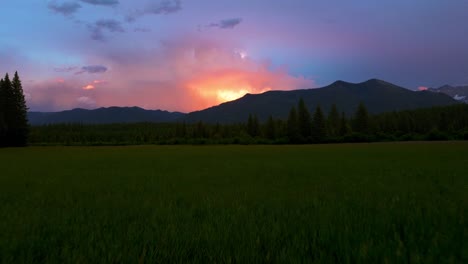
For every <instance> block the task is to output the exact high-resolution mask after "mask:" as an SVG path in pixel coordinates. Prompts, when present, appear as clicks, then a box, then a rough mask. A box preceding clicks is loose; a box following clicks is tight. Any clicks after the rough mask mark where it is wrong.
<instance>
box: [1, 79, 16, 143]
mask: <svg viewBox="0 0 468 264" xmlns="http://www.w3.org/2000/svg"><path fill="white" fill-rule="evenodd" d="M0 100H1V104H0V108H1V110H0V115H2V116H3V117H2V118H0V119H3V121H2V120H0V122H2V123H3V124H2V129H1V130H2V131H1V132H0V133H1V134H2V137H1V139H0V146H2V147H6V146H13V142H12V135H13V123H14V122H15V112H16V111H15V109H16V106H15V103H14V92H13V86H12V83H11V81H10V76H9V75H8V73H7V74H5V78H3V81H2V86H1V89H0Z"/></svg>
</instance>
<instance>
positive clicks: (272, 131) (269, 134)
mask: <svg viewBox="0 0 468 264" xmlns="http://www.w3.org/2000/svg"><path fill="white" fill-rule="evenodd" d="M265 136H266V138H268V139H270V140H273V139H275V138H276V124H275V120H273V117H272V116H269V117H268V120H267V123H266V131H265Z"/></svg>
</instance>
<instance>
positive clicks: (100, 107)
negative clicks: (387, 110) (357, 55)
mask: <svg viewBox="0 0 468 264" xmlns="http://www.w3.org/2000/svg"><path fill="white" fill-rule="evenodd" d="M373 80H376V81H383V82H387V81H385V80H380V79H377V78H371V79H368V80H366V81H363V82H347V81H344V80H336V81H334V82H332V83H330V84H328V85H326V86H323V87H316V88H305V89H296V90H295V91H298V90H313V89H323V88H327V87H328V86H330V85H333V84H334V83H336V82H344V83H348V84H356V85H358V84H363V83H366V82H370V81H373ZM387 83H389V84H392V85H396V84H394V83H391V82H387ZM396 86H397V87H400V88H404V89H407V90H410V91H413V92H422V91H427V90H428V88H426V87H419V89H417V90H411V89H408V88H406V87H402V86H399V85H396ZM438 88H440V87H437V88H436V89H438ZM271 91H278V92H281V91H283V92H285V91H292V90H271ZM271 91H265V92H261V93H246V94H244V95H242V96H241V97H239V98H236V99H234V100H230V101H225V102H222V103H220V104H223V103H227V102H232V101H236V100H239V99H242V98H243V97H245V96H246V95H261V94H264V93H267V92H271ZM220 104H217V105H213V106H209V107H207V108H211V107H216V106H219V105H220ZM103 108H104V109H108V108H140V109H143V110H147V111H162V112H169V113H181V114H190V113H192V112H197V111H203V110H206V109H207V108H203V109H198V110H193V111H187V112H183V111H177V110H175V111H170V110H166V109H160V108H144V107H141V106H138V105H128V106H119V105H110V106H98V107H95V108H83V107H75V108H70V109H63V110H58V111H50V112H51V113H52V112H64V111H73V110H90V111H92V110H98V109H103ZM28 112H44V113H45V112H48V111H28Z"/></svg>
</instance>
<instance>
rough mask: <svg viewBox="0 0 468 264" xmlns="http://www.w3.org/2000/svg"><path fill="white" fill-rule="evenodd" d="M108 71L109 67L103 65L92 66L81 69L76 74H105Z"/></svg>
mask: <svg viewBox="0 0 468 264" xmlns="http://www.w3.org/2000/svg"><path fill="white" fill-rule="evenodd" d="M106 71H107V67H106V66H103V65H90V66H84V67H81V71H79V72H76V74H82V73H91V74H92V73H105V72H106Z"/></svg>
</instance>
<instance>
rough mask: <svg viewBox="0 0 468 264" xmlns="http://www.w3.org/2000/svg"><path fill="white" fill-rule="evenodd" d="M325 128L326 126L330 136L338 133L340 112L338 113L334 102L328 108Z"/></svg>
mask: <svg viewBox="0 0 468 264" xmlns="http://www.w3.org/2000/svg"><path fill="white" fill-rule="evenodd" d="M327 128H328V134H329V135H330V136H331V137H336V136H338V135H339V132H340V131H339V130H340V114H339V113H338V109H337V107H336V104H333V105H332V107H331V109H330V113H328V120H327Z"/></svg>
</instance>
